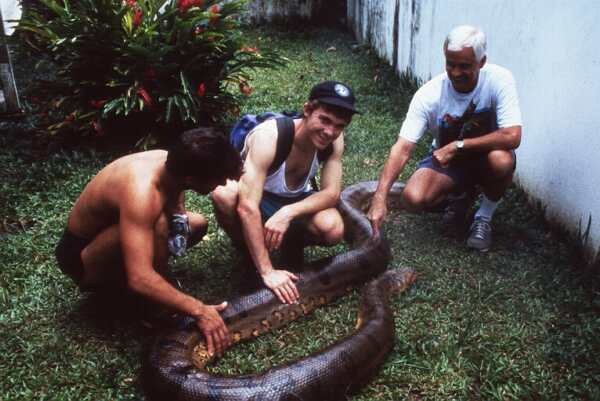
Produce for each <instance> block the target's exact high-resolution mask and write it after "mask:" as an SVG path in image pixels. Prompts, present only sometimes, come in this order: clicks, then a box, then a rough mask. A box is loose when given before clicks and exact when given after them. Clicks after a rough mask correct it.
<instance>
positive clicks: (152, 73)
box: [144, 68, 156, 79]
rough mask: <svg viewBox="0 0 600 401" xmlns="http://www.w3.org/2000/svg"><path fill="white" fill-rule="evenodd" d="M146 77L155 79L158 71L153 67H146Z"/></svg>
mask: <svg viewBox="0 0 600 401" xmlns="http://www.w3.org/2000/svg"><path fill="white" fill-rule="evenodd" d="M144 78H145V79H153V78H156V71H154V69H153V68H148V69H146V71H144Z"/></svg>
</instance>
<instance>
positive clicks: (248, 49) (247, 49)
mask: <svg viewBox="0 0 600 401" xmlns="http://www.w3.org/2000/svg"><path fill="white" fill-rule="evenodd" d="M240 51H241V52H246V53H258V49H257V48H256V47H242V48H241V49H240Z"/></svg>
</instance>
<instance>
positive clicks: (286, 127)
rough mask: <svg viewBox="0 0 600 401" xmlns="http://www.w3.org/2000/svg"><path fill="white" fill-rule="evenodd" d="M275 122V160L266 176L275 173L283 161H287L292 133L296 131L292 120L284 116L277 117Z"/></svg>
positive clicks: (292, 139) (291, 143) (291, 142)
mask: <svg viewBox="0 0 600 401" xmlns="http://www.w3.org/2000/svg"><path fill="white" fill-rule="evenodd" d="M275 122H276V123H277V147H276V149H275V158H274V159H273V163H271V167H269V171H268V173H267V174H273V173H274V172H275V171H277V169H278V168H279V167H280V166H281V165H282V164H283V162H284V161H285V159H287V157H288V155H289V154H290V152H291V151H292V145H293V144H294V133H295V130H296V127H295V126H294V120H293V119H292V118H290V117H285V116H284V117H277V118H276V119H275Z"/></svg>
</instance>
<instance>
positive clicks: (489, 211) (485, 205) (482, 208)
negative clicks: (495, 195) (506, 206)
mask: <svg viewBox="0 0 600 401" xmlns="http://www.w3.org/2000/svg"><path fill="white" fill-rule="evenodd" d="M501 201H502V199H498V201H496V202H494V201H491V200H489V199H488V198H487V196H485V194H482V195H481V204H480V205H479V210H477V212H476V213H475V218H476V219H478V218H481V219H484V220H485V221H492V216H493V215H494V212H495V211H496V208H497V207H498V205H499V204H500V202H501Z"/></svg>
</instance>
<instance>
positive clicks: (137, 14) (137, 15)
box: [133, 7, 143, 28]
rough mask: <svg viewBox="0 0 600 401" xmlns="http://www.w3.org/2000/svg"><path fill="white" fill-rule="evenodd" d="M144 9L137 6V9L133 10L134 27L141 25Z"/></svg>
mask: <svg viewBox="0 0 600 401" xmlns="http://www.w3.org/2000/svg"><path fill="white" fill-rule="evenodd" d="M142 16H143V14H142V9H141V8H139V7H136V9H135V11H134V12H133V27H134V28H137V27H138V26H140V24H141V23H142Z"/></svg>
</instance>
